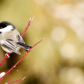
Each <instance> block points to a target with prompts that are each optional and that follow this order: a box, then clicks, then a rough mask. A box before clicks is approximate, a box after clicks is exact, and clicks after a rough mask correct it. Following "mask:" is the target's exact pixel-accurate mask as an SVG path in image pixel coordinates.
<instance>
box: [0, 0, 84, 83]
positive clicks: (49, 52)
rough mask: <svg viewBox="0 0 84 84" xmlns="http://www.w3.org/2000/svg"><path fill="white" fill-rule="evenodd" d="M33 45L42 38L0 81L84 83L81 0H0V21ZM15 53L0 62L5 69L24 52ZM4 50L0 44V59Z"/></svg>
mask: <svg viewBox="0 0 84 84" xmlns="http://www.w3.org/2000/svg"><path fill="white" fill-rule="evenodd" d="M33 16H35V18H34V20H33V22H32V23H31V25H30V27H29V29H28V30H27V31H26V33H25V34H24V36H23V39H24V41H25V43H26V44H28V45H34V44H35V43H36V42H38V41H39V40H41V39H42V38H44V41H43V42H41V43H40V44H38V45H37V46H36V47H35V48H34V49H33V50H32V51H31V52H30V53H28V55H27V56H26V57H25V58H24V59H23V60H22V61H21V62H20V63H19V64H18V65H17V66H16V67H15V68H14V69H13V70H12V71H11V72H10V73H9V74H7V75H6V76H5V77H4V79H3V80H2V81H0V84H5V83H7V82H11V81H15V80H18V79H21V78H23V77H25V76H26V79H24V80H23V81H20V82H17V83H15V84H84V1H83V0H0V22H1V21H9V22H11V23H13V24H14V25H15V27H16V28H17V30H18V31H19V32H20V34H22V32H23V31H24V29H25V28H26V26H27V24H28V21H29V18H30V17H33ZM20 52H21V55H17V54H15V53H13V54H11V55H10V58H9V59H6V60H5V62H4V63H3V64H2V65H1V66H0V73H2V72H7V71H8V70H9V69H10V68H11V67H12V66H13V65H14V64H15V63H16V62H17V61H18V60H19V59H20V58H21V57H22V56H23V55H24V54H25V51H24V50H23V49H21V50H20ZM4 55H5V52H4V51H3V50H2V48H1V47H0V62H1V60H2V59H3V58H4Z"/></svg>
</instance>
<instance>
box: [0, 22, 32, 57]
mask: <svg viewBox="0 0 84 84" xmlns="http://www.w3.org/2000/svg"><path fill="white" fill-rule="evenodd" d="M0 46H1V47H2V49H3V50H4V51H6V52H7V53H16V54H19V55H21V53H20V51H19V50H20V49H21V48H23V49H24V50H25V51H28V50H29V49H30V48H32V46H29V45H27V44H25V42H24V40H23V38H22V37H21V36H20V33H19V32H18V31H17V29H16V28H15V26H14V25H13V24H12V23H10V22H7V21H2V22H0Z"/></svg>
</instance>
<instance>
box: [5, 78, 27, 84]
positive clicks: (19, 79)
mask: <svg viewBox="0 0 84 84" xmlns="http://www.w3.org/2000/svg"><path fill="white" fill-rule="evenodd" d="M25 78H26V77H24V78H22V79H19V80H16V81H12V82H9V83H5V84H11V83H15V82H19V81H23V80H24V79H25Z"/></svg>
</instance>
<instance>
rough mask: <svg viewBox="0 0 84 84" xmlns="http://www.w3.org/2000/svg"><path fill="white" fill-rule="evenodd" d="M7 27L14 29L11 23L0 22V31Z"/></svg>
mask: <svg viewBox="0 0 84 84" xmlns="http://www.w3.org/2000/svg"><path fill="white" fill-rule="evenodd" d="M9 25H11V26H13V28H15V26H14V25H13V24H12V23H10V22H7V21H2V22H0V29H2V28H5V27H7V26H9Z"/></svg>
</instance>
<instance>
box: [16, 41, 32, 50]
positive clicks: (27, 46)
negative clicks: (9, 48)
mask: <svg viewBox="0 0 84 84" xmlns="http://www.w3.org/2000/svg"><path fill="white" fill-rule="evenodd" d="M17 45H19V46H21V47H22V48H24V50H25V51H28V50H29V49H30V48H32V46H29V45H27V44H24V43H21V42H17Z"/></svg>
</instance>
